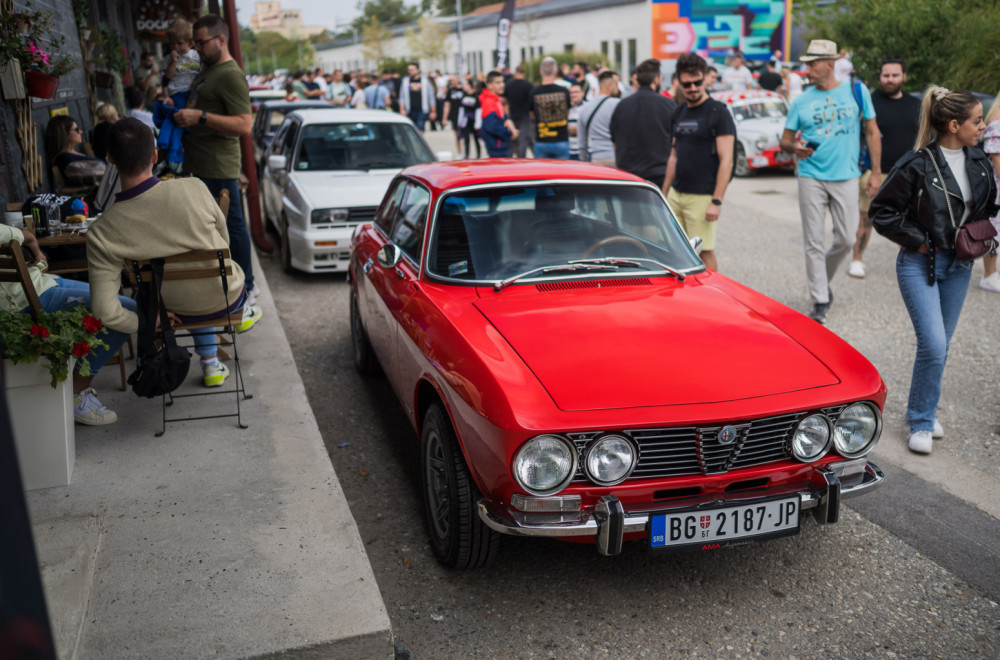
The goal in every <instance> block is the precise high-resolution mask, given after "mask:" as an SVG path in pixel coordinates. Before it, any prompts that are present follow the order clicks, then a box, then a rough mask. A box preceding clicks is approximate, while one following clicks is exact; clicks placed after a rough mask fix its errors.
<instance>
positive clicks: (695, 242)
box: [688, 236, 701, 256]
mask: <svg viewBox="0 0 1000 660" xmlns="http://www.w3.org/2000/svg"><path fill="white" fill-rule="evenodd" d="M688 242H689V243H691V249H692V250H694V253H695V254H697V255H699V256H701V236H695V237H694V238H689V239H688Z"/></svg>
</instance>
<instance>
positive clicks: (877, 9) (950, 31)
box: [796, 0, 1000, 93]
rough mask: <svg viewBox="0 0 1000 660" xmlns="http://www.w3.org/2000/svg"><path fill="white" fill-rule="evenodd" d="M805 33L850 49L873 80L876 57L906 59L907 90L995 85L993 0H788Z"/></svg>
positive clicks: (999, 51) (997, 43) (999, 78)
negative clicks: (798, 0) (825, 0)
mask: <svg viewBox="0 0 1000 660" xmlns="http://www.w3.org/2000/svg"><path fill="white" fill-rule="evenodd" d="M796 11H797V12H798V13H799V16H801V17H803V18H804V19H805V23H806V26H807V27H808V29H809V34H807V35H805V36H804V37H803V38H804V39H806V40H807V41H808V39H832V40H833V41H835V42H837V45H838V47H841V48H846V49H847V50H850V51H853V52H854V57H853V62H854V68H855V70H856V71H857V72H858V74H859V75H860V77H861V78H863V79H864V80H865V81H866V82H867V83H868V84H869V85H875V84H877V82H878V70H879V65H880V63H881V61H882V58H883V57H886V56H895V55H898V56H901V57H903V58H904V59H905V60H906V61H907V84H906V87H907V89H908V90H909V91H912V90H922V89H924V88H925V87H926V86H927V85H929V84H931V83H934V84H939V85H944V86H945V87H951V88H967V89H974V90H976V91H985V92H988V93H992V92H995V91H996V87H997V86H998V85H1000V12H997V11H996V6H995V2H994V1H993V0H933V1H932V0H918V1H914V0H840V1H839V2H837V3H822V4H821V3H820V2H819V1H818V0H804V1H803V2H802V3H801V4H796Z"/></svg>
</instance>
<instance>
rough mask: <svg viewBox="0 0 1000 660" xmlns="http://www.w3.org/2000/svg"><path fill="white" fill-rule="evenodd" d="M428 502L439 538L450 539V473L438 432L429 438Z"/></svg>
mask: <svg viewBox="0 0 1000 660" xmlns="http://www.w3.org/2000/svg"><path fill="white" fill-rule="evenodd" d="M425 451H426V452H427V467H426V468H425V469H426V471H427V474H426V478H427V502H428V504H429V505H430V519H431V524H432V525H433V526H434V533H435V534H437V536H438V538H440V539H445V538H447V537H448V530H449V529H450V527H451V525H450V521H449V513H450V511H451V494H450V493H449V492H448V471H447V469H446V467H445V457H444V448H443V447H442V446H441V438H440V437H439V436H438V434H437V432H431V433H430V434H428V436H427V449H426V450H425Z"/></svg>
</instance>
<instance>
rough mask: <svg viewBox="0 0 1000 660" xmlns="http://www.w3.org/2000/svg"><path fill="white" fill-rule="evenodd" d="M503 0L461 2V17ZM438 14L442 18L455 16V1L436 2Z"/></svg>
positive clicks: (437, 0)
mask: <svg viewBox="0 0 1000 660" xmlns="http://www.w3.org/2000/svg"><path fill="white" fill-rule="evenodd" d="M502 1H503V0H462V15H463V16H464V15H465V14H468V13H469V12H472V11H475V10H476V9H479V8H480V7H485V6H486V5H494V4H496V3H497V2H502ZM436 2H437V8H438V13H439V14H440V15H442V16H454V15H455V0H436Z"/></svg>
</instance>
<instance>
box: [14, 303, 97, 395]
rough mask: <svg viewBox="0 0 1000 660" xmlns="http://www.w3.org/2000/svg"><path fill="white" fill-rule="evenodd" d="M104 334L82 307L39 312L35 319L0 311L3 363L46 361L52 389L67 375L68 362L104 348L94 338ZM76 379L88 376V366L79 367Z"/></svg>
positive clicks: (82, 364) (95, 320) (93, 318)
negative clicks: (41, 359) (78, 376)
mask: <svg viewBox="0 0 1000 660" xmlns="http://www.w3.org/2000/svg"><path fill="white" fill-rule="evenodd" d="M105 333H107V330H105V329H104V327H103V325H102V324H101V320H100V319H98V318H95V317H93V316H91V315H90V312H89V311H88V310H87V308H86V307H84V306H83V305H76V306H74V307H68V308H66V309H63V310H59V311H56V312H41V313H40V314H39V315H38V318H37V319H32V318H31V316H30V315H28V314H21V313H17V312H7V311H0V348H2V349H3V357H4V360H10V361H11V362H13V363H14V364H20V363H24V362H38V361H39V359H40V358H45V359H46V360H47V361H48V367H47V369H48V372H49V375H50V383H49V384H50V385H51V386H52V388H55V387H56V386H57V385H58V384H59V383H61V382H62V381H64V380H66V377H67V376H68V375H69V367H68V363H69V361H70V359H71V358H77V359H79V358H83V357H86V356H87V355H89V354H90V353H92V352H93V350H94V349H95V348H99V347H103V348H107V344H106V343H104V341H103V340H101V338H100V337H99V336H98V335H99V334H105ZM79 371H80V375H82V376H89V375H90V365H89V364H88V363H87V362H86V361H83V362H82V363H81V364H80V370H79Z"/></svg>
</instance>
